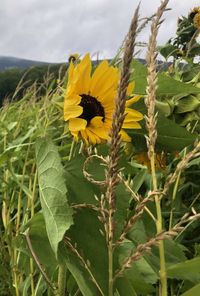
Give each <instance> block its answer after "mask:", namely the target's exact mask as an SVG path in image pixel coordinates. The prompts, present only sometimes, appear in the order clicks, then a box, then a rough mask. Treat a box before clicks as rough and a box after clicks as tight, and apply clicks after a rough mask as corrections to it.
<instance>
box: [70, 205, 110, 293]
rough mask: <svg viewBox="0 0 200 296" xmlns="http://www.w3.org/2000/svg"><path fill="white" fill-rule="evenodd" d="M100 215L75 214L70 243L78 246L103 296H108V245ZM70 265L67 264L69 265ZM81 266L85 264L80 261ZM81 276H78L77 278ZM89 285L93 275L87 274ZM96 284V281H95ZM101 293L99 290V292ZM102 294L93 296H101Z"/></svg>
mask: <svg viewBox="0 0 200 296" xmlns="http://www.w3.org/2000/svg"><path fill="white" fill-rule="evenodd" d="M98 214H99V213H96V212H95V211H92V210H90V209H79V210H77V212H76V214H74V225H73V226H72V227H71V228H70V229H69V230H68V231H67V237H69V238H70V242H71V243H72V244H73V245H76V248H77V250H78V251H79V253H80V254H81V256H82V258H83V259H84V261H85V262H86V263H87V264H88V267H89V269H90V271H91V273H92V274H93V276H94V279H95V281H96V282H97V283H98V285H99V287H100V289H101V290H102V291H103V294H105V295H107V289H108V287H107V282H108V260H107V245H106V240H105V236H103V235H102V234H101V233H102V232H103V227H102V223H100V221H99V219H98ZM68 264H69V263H67V265H68ZM79 264H80V266H83V264H82V263H81V262H80V261H79ZM70 268H73V266H70ZM77 276H79V275H78V274H76V278H77ZM87 277H88V280H87V284H89V283H90V282H91V280H92V279H91V275H90V274H89V273H88V272H87ZM93 282H94V281H93ZM98 291H99V290H98ZM99 293H100V292H98V293H96V294H93V295H101V294H99Z"/></svg>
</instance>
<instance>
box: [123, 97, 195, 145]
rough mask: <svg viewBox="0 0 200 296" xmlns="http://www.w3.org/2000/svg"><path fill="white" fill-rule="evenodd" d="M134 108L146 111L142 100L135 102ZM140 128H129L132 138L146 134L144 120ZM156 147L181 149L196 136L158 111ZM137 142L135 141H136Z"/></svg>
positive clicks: (192, 141)
mask: <svg viewBox="0 0 200 296" xmlns="http://www.w3.org/2000/svg"><path fill="white" fill-rule="evenodd" d="M134 108H135V109H136V110H138V111H140V112H142V113H143V114H145V113H146V106H145V105H144V102H143V101H142V100H141V101H140V102H138V103H137V104H135V106H134ZM141 125H142V129H141V130H130V131H128V133H129V135H131V136H132V137H133V142H134V139H135V138H137V137H143V138H144V135H146V134H147V130H146V128H145V122H144V120H143V121H142V122H141ZM156 127H157V133H158V137H157V147H158V149H159V150H162V149H163V150H165V151H176V150H182V149H183V148H185V147H186V146H188V145H191V144H192V143H194V141H195V140H196V136H195V135H194V134H191V133H190V132H188V131H187V130H186V129H185V128H183V127H181V126H180V125H178V124H177V123H175V122H174V121H172V120H170V119H168V118H166V117H165V116H164V115H162V114H161V113H158V118H157V125H156ZM136 143H137V141H136Z"/></svg>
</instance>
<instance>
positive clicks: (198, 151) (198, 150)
mask: <svg viewBox="0 0 200 296" xmlns="http://www.w3.org/2000/svg"><path fill="white" fill-rule="evenodd" d="M199 155H200V142H196V143H195V145H194V149H193V150H192V151H190V152H188V153H187V154H186V155H185V156H184V157H183V159H182V160H181V161H180V162H179V163H178V165H177V167H176V169H175V171H174V173H173V174H171V175H169V176H168V178H167V180H166V182H165V185H164V189H163V191H162V195H161V197H162V196H163V195H165V194H166V193H167V191H168V190H169V188H170V186H171V185H172V184H173V183H174V182H175V181H176V179H177V177H178V175H179V173H180V172H182V171H183V170H184V169H186V168H187V166H188V164H189V162H190V161H191V160H192V159H193V158H195V157H198V156H199ZM161 197H160V198H161Z"/></svg>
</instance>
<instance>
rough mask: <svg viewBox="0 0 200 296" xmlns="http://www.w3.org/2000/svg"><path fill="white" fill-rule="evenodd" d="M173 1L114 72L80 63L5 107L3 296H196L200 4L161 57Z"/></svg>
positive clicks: (0, 119) (0, 163) (0, 173)
mask: <svg viewBox="0 0 200 296" xmlns="http://www.w3.org/2000/svg"><path fill="white" fill-rule="evenodd" d="M167 4H168V1H167V0H164V1H162V2H161V4H160V7H158V10H157V12H156V13H155V14H154V15H153V16H152V17H150V18H146V19H142V20H140V18H139V7H138V8H137V9H136V11H135V14H134V16H133V19H132V21H131V24H130V28H129V31H128V34H127V36H126V38H125V41H124V43H123V44H122V46H121V47H120V49H119V51H118V52H117V54H116V56H115V58H113V60H112V61H109V62H108V61H99V62H98V61H97V62H96V63H95V64H93V63H92V61H91V58H90V55H89V54H86V55H84V56H82V57H80V56H79V55H77V54H74V55H72V56H71V57H70V58H69V67H68V70H67V72H66V74H65V75H64V78H63V75H61V76H60V77H56V79H54V78H53V77H52V75H51V76H49V77H48V76H47V77H46V78H45V80H44V82H43V84H42V92H40V91H38V89H39V87H41V85H40V86H38V84H37V82H35V83H34V84H33V85H31V86H28V88H27V89H26V91H24V92H23V95H22V96H21V98H20V99H18V100H15V99H14V98H15V96H16V94H17V93H18V91H20V85H19V86H18V87H17V89H16V92H15V94H13V99H12V100H10V101H9V100H4V104H3V107H2V108H1V109H0V209H1V219H0V250H1V251H0V295H1V296H12V295H16V296H41V295H48V296H52V295H57V296H154V295H155V296H167V295H169V296H199V295H200V202H199V201H200V182H199V180H200V142H199V132H200V122H199V119H200V62H199V57H200V44H199V43H198V36H199V33H200V7H195V8H191V11H189V12H188V15H186V16H182V17H180V18H179V20H178V22H177V31H176V35H175V36H171V39H170V40H169V42H167V43H166V44H165V45H163V46H158V45H157V41H156V39H157V35H158V31H159V27H160V26H162V25H163V24H162V22H163V21H162V20H163V19H164V17H165V11H166V9H167ZM146 26H150V28H151V29H150V36H149V41H148V44H147V46H146V64H145V65H143V64H141V63H140V62H139V61H138V60H137V59H136V58H135V56H134V53H135V52H136V47H137V46H138V43H137V38H138V35H139V34H140V33H141V32H142V30H143V29H144V28H145V27H146ZM158 53H159V54H160V55H162V57H163V58H164V59H165V61H166V62H165V63H164V66H163V65H162V64H160V63H157V60H158V57H157V54H158ZM62 71H63V70H62ZM55 85H56V87H55ZM1 99H2V98H1Z"/></svg>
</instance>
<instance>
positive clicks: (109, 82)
mask: <svg viewBox="0 0 200 296" xmlns="http://www.w3.org/2000/svg"><path fill="white" fill-rule="evenodd" d="M103 63H104V64H103ZM100 66H101V64H100ZM100 66H99V67H98V68H97V69H96V71H95V72H94V74H93V76H92V79H91V87H90V92H91V95H93V96H94V97H99V98H100V97H102V98H105V95H106V93H107V92H108V91H109V90H112V89H117V84H118V80H119V70H118V69H117V68H113V67H109V66H108V64H107V63H106V62H105V61H104V62H102V66H101V67H100ZM96 72H97V73H96Z"/></svg>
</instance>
